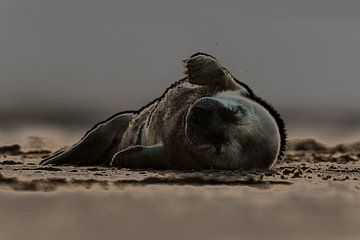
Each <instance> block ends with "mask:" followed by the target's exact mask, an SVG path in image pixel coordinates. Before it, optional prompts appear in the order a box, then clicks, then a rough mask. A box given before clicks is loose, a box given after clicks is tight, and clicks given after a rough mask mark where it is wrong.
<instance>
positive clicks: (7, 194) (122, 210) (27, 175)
mask: <svg viewBox="0 0 360 240" xmlns="http://www.w3.org/2000/svg"><path fill="white" fill-rule="evenodd" d="M40 142H41V141H40ZM40 145H41V144H40ZM359 146H360V144H358V143H354V144H347V145H338V146H335V147H331V148H330V147H327V146H326V145H324V144H321V143H319V142H317V141H315V140H293V141H291V144H290V146H289V150H288V152H287V154H286V157H285V159H284V160H283V161H282V162H279V163H277V164H276V165H275V166H274V168H273V169H271V170H268V171H247V172H244V171H215V170H206V171H205V170H204V171H173V170H168V171H155V170H144V169H139V170H128V169H116V168H106V167H72V166H62V167H58V166H38V162H39V160H40V159H41V158H42V157H45V156H47V155H49V154H51V152H52V151H53V150H52V149H51V150H48V149H47V148H46V146H44V145H41V147H39V148H38V149H36V150H30V151H29V150H27V151H25V150H24V149H23V148H22V146H17V145H15V146H2V147H0V199H1V201H0V213H1V216H0V239H1V240H2V239H85V238H86V239H99V238H105V237H106V239H264V238H266V239H358V235H359V233H360V230H359V229H358V228H357V226H358V224H359V223H360V218H359V217H358V216H360V203H359V201H358V199H359V197H360V194H359V193H360V192H359V190H360V182H359V179H360V161H359V160H360V147H359Z"/></svg>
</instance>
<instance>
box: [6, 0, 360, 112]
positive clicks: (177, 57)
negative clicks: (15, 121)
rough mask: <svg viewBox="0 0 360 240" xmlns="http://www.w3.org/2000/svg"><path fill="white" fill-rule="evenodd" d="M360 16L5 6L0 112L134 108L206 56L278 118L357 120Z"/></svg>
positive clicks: (126, 4)
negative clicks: (325, 114)
mask: <svg viewBox="0 0 360 240" xmlns="http://www.w3.org/2000/svg"><path fill="white" fill-rule="evenodd" d="M359 9H360V1H355V0H354V1H346V0H345V1H333V0H301V1H300V0H298V1H293V0H286V1H285V0H284V1H278V0H271V1H269V0H267V1H265V0H264V1H256V0H248V1H243V0H241V1H240V0H236V1H205V0H204V1H193V0H191V1H190V0H182V1H174V2H173V1H165V0H164V1H158V0H156V1H133V0H132V1H115V0H114V1H109V0H102V1H94V0H71V1H70V0H51V1H49V0H32V1H29V0H0V94H1V102H0V112H2V114H3V116H5V117H6V118H9V119H11V118H16V117H24V116H25V117H33V118H46V117H47V116H53V117H54V116H58V115H59V116H60V115H62V113H68V114H69V115H72V116H75V115H76V114H79V115H81V114H82V113H93V114H94V115H96V114H99V115H101V117H102V116H103V115H104V116H105V115H106V116H108V115H111V114H112V113H114V112H116V111H120V110H127V109H133V108H137V107H140V106H141V105H143V104H145V103H147V102H148V101H149V100H151V99H153V98H155V97H158V96H159V95H160V94H161V93H162V92H163V90H164V89H165V88H166V87H167V86H168V85H169V84H170V83H172V82H174V81H176V80H178V79H180V78H181V77H182V72H183V68H182V62H181V60H182V59H184V58H186V57H187V56H189V55H190V54H192V53H193V52H197V51H205V52H208V53H210V54H213V55H215V56H216V57H217V58H218V59H219V60H220V61H221V63H222V64H223V65H224V66H226V67H227V68H228V69H229V70H230V71H231V72H232V73H233V74H234V75H235V76H236V77H237V78H239V79H240V80H242V81H244V82H246V83H248V84H249V85H250V86H251V87H253V89H254V90H255V92H256V93H258V94H259V95H260V96H262V97H263V98H265V99H267V100H268V101H269V102H271V103H272V104H273V105H275V106H276V107H277V108H279V109H280V111H288V110H289V109H290V110H291V109H302V110H303V109H307V108H311V109H315V110H317V109H326V111H331V112H332V113H334V114H335V115H336V114H337V113H339V112H342V111H345V110H352V111H355V112H357V113H359V112H360V110H359V108H358V104H359V102H360V94H359V89H360V80H359V76H360V73H359V72H360V64H359V63H360V14H359ZM56 114H57V115H56ZM95 118H96V119H97V117H95Z"/></svg>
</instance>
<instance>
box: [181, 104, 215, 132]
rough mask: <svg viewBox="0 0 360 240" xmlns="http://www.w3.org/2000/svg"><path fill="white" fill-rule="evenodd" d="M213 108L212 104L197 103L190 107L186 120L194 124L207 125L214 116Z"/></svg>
mask: <svg viewBox="0 0 360 240" xmlns="http://www.w3.org/2000/svg"><path fill="white" fill-rule="evenodd" d="M215 110H216V109H215V107H214V106H209V105H207V104H197V105H195V106H194V107H193V108H192V109H191V111H190V113H189V117H188V121H190V122H191V124H194V125H202V126H203V127H205V126H209V125H210V123H211V121H212V119H213V118H214V117H215V114H216V111H215Z"/></svg>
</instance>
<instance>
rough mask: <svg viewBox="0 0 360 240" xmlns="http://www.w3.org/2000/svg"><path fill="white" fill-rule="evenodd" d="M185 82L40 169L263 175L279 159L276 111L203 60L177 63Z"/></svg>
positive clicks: (282, 136) (97, 129)
mask: <svg viewBox="0 0 360 240" xmlns="http://www.w3.org/2000/svg"><path fill="white" fill-rule="evenodd" d="M184 66H185V71H184V73H185V75H186V76H185V78H183V79H181V80H179V81H177V82H176V83H174V84H172V85H171V86H170V87H169V88H168V89H166V91H165V92H164V94H163V95H162V96H161V97H160V98H158V99H155V100H154V101H152V102H151V103H149V104H148V105H146V106H144V107H143V108H141V109H140V110H138V111H128V112H121V113H118V114H116V115H114V116H112V117H110V118H109V119H107V120H105V121H103V122H101V123H98V124H97V125H95V126H94V127H93V128H92V129H91V130H90V131H88V132H87V133H86V134H85V136H84V137H83V138H82V139H81V140H80V141H79V142H78V143H77V144H75V145H74V146H72V147H70V148H69V149H67V150H65V151H62V152H58V153H56V154H55V155H53V156H50V157H49V158H46V159H44V160H43V161H42V162H41V164H42V165H46V164H55V165H61V164H69V165H111V166H116V167H119V168H120V167H124V168H154V169H208V168H213V169H228V170H234V169H251V168H263V169H264V168H269V167H271V166H272V164H274V163H275V161H276V160H277V159H281V158H282V157H283V155H284V150H285V145H286V132H285V126H284V122H283V120H282V119H281V117H280V115H279V114H278V113H277V111H276V110H275V109H274V108H273V107H271V106H270V105H269V104H268V103H267V102H265V101H264V100H262V99H261V98H259V97H258V96H256V95H255V94H254V92H253V91H252V90H251V89H250V88H249V87H248V86H247V85H246V84H244V83H242V82H240V81H238V80H237V79H235V78H234V77H233V76H232V75H231V74H230V72H229V71H228V70H227V69H226V68H224V67H222V66H221V65H220V64H219V62H218V61H217V60H216V59H215V58H214V57H213V56H211V55H209V54H205V53H196V54H193V55H192V56H190V57H189V58H188V59H186V60H184Z"/></svg>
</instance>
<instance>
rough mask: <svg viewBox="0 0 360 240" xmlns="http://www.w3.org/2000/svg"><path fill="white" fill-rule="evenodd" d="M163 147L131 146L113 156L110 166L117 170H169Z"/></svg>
mask: <svg viewBox="0 0 360 240" xmlns="http://www.w3.org/2000/svg"><path fill="white" fill-rule="evenodd" d="M166 160H167V159H166V157H165V155H164V147H163V145H154V146H132V147H129V148H127V149H125V150H122V151H120V152H118V153H116V154H115V156H114V157H113V160H112V161H111V163H110V165H111V166H114V167H118V168H154V169H166V168H169V166H168V165H169V163H168V161H166Z"/></svg>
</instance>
